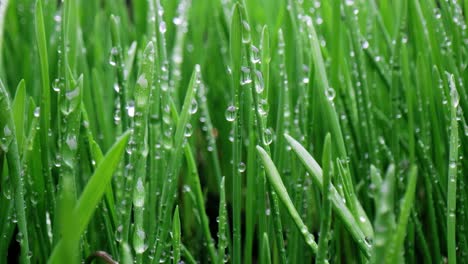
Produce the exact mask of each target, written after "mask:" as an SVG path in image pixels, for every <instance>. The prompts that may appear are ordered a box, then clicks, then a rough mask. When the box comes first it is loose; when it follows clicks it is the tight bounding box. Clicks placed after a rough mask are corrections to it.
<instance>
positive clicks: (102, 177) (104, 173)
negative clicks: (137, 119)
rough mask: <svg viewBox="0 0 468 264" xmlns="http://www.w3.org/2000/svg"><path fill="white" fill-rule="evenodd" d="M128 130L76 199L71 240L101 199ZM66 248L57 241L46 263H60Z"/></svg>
mask: <svg viewBox="0 0 468 264" xmlns="http://www.w3.org/2000/svg"><path fill="white" fill-rule="evenodd" d="M129 136H130V133H129V132H126V133H125V134H123V135H122V136H121V137H120V138H119V140H118V141H117V142H116V143H115V144H114V146H112V148H111V149H110V150H109V151H108V153H107V154H106V155H105V157H104V158H103V160H102V162H101V163H100V164H99V165H98V167H97V168H96V171H95V172H94V174H93V176H91V178H90V179H89V181H88V184H87V185H86V187H85V188H84V190H83V192H82V193H81V195H80V198H79V199H78V201H77V203H76V206H75V208H74V209H73V216H74V217H76V218H77V222H78V224H77V226H76V227H75V228H73V229H71V230H72V233H71V234H69V236H70V238H71V239H72V240H78V239H79V238H80V235H82V234H83V232H84V231H85V230H86V226H87V225H88V223H89V221H90V220H91V216H92V214H93V212H94V210H95V208H96V206H97V204H98V202H99V201H100V200H101V197H102V195H103V194H104V192H105V190H106V186H107V185H108V184H109V182H110V180H111V178H112V175H113V174H114V171H115V169H116V168H117V167H118V164H119V163H120V161H121V159H122V155H123V152H124V149H125V147H126V145H127V141H128V138H129ZM65 250H66V248H65V245H64V242H63V240H62V241H59V242H58V244H57V245H56V246H55V248H54V251H53V253H52V255H51V256H50V259H49V261H48V263H62V262H63V261H65V259H63V255H62V254H63V252H64V251H65Z"/></svg>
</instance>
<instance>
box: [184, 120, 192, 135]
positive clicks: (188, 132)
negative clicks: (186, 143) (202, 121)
mask: <svg viewBox="0 0 468 264" xmlns="http://www.w3.org/2000/svg"><path fill="white" fill-rule="evenodd" d="M192 132H193V129H192V124H190V123H189V124H187V126H185V131H184V136H185V137H187V138H188V137H190V136H191V135H192Z"/></svg>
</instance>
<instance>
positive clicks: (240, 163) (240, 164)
mask: <svg viewBox="0 0 468 264" xmlns="http://www.w3.org/2000/svg"><path fill="white" fill-rule="evenodd" d="M237 170H239V172H240V173H243V172H244V171H245V163H244V162H242V161H241V162H239V164H238V165H237Z"/></svg>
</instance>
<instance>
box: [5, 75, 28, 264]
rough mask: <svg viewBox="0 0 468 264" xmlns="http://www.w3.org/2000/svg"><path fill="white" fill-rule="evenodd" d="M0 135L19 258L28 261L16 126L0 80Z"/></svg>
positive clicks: (22, 185) (26, 226) (22, 183)
mask: <svg viewBox="0 0 468 264" xmlns="http://www.w3.org/2000/svg"><path fill="white" fill-rule="evenodd" d="M0 109H2V110H1V111H0V127H3V129H0V136H1V144H0V146H1V152H6V157H7V163H8V171H9V173H10V175H11V176H10V177H11V178H12V179H13V180H12V185H13V186H12V187H13V188H12V191H13V195H14V197H15V199H14V201H15V211H16V214H17V218H18V229H19V234H20V235H19V237H20V239H21V240H20V245H21V260H22V262H23V263H30V260H29V257H28V255H29V236H28V223H27V219H26V210H25V206H26V204H25V203H24V180H23V175H22V174H21V165H20V156H19V152H18V142H17V141H16V128H15V122H14V120H13V113H12V110H11V106H10V97H9V96H8V92H7V91H6V89H5V86H4V85H3V83H2V81H1V80H0Z"/></svg>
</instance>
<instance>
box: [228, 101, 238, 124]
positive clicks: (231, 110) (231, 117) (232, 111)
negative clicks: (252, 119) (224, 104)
mask: <svg viewBox="0 0 468 264" xmlns="http://www.w3.org/2000/svg"><path fill="white" fill-rule="evenodd" d="M236 110H237V109H236V107H235V106H234V105H230V106H228V108H227V109H226V120H227V121H229V122H234V120H236V112H237V111H236Z"/></svg>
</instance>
